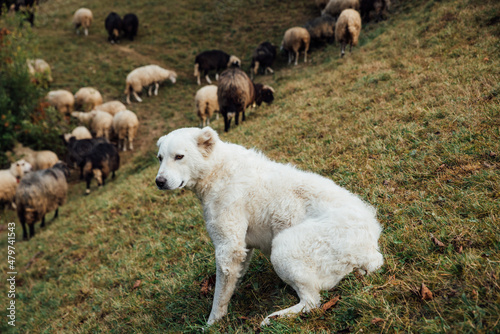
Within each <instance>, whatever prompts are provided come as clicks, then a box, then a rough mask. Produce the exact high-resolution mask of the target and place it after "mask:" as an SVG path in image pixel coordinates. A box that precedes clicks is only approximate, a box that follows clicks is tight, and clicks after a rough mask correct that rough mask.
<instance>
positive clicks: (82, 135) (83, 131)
mask: <svg viewBox="0 0 500 334" xmlns="http://www.w3.org/2000/svg"><path fill="white" fill-rule="evenodd" d="M71 137H75V139H76V140H80V139H91V138H92V135H91V134H90V131H89V129H87V128H86V127H84V126H77V127H76V128H74V129H73V131H71V133H65V134H64V140H65V141H66V142H67V143H69V140H70V138H71Z"/></svg>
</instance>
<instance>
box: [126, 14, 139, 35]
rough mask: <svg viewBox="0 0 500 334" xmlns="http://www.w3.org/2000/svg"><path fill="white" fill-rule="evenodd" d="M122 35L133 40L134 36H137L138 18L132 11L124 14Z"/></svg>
mask: <svg viewBox="0 0 500 334" xmlns="http://www.w3.org/2000/svg"><path fill="white" fill-rule="evenodd" d="M122 22H123V36H124V37H126V38H128V39H130V40H131V41H133V40H134V37H135V36H137V29H139V19H138V18H137V15H135V14H133V13H128V14H125V16H124V17H123V21H122Z"/></svg>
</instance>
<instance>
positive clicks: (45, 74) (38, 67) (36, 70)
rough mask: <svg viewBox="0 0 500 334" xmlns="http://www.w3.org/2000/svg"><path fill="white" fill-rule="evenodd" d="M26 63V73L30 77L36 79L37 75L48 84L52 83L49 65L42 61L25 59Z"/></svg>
mask: <svg viewBox="0 0 500 334" xmlns="http://www.w3.org/2000/svg"><path fill="white" fill-rule="evenodd" d="M26 63H27V65H28V72H29V74H30V75H31V77H33V78H36V76H37V74H39V75H40V77H41V78H42V79H43V80H47V81H48V82H52V81H53V79H52V71H51V69H50V65H49V64H48V63H47V62H46V61H45V60H43V59H27V60H26Z"/></svg>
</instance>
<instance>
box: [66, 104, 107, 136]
mask: <svg viewBox="0 0 500 334" xmlns="http://www.w3.org/2000/svg"><path fill="white" fill-rule="evenodd" d="M71 116H73V117H76V118H78V120H79V121H80V122H82V123H84V124H86V125H88V126H89V127H90V130H91V131H92V132H93V133H94V136H95V137H96V138H99V137H104V138H106V139H108V140H109V139H110V136H111V128H112V127H113V116H111V114H109V113H107V112H105V111H102V110H92V111H90V112H81V111H74V112H72V113H71Z"/></svg>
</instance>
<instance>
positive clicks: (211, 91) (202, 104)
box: [194, 85, 219, 127]
mask: <svg viewBox="0 0 500 334" xmlns="http://www.w3.org/2000/svg"><path fill="white" fill-rule="evenodd" d="M194 103H195V106H196V113H197V114H198V117H199V118H200V127H204V126H207V125H209V124H210V118H211V117H212V115H213V114H214V112H217V119H219V113H218V112H219V102H218V100H217V86H215V85H208V86H205V87H203V88H200V89H198V91H197V92H196V95H195V97H194Z"/></svg>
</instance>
